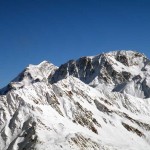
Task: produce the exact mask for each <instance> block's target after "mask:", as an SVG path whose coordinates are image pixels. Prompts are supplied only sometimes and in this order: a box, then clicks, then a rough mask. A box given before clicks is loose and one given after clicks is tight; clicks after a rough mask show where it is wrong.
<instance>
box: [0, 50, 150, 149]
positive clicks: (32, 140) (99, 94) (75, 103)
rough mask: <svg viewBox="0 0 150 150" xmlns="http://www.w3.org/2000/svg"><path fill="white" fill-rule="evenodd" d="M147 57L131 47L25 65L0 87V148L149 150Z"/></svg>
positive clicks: (149, 100)
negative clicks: (14, 76)
mask: <svg viewBox="0 0 150 150" xmlns="http://www.w3.org/2000/svg"><path fill="white" fill-rule="evenodd" d="M149 78H150V61H149V59H148V58H146V57H145V56H144V55H143V54H140V53H138V52H134V51H115V52H109V53H105V54H100V55H97V56H90V57H82V58H79V59H78V60H70V61H69V62H67V63H65V64H63V65H61V66H60V67H59V68H58V67H56V66H54V65H53V64H51V63H48V62H46V61H44V62H42V63H41V64H39V65H36V66H35V65H30V66H29V67H27V68H26V69H25V70H24V71H23V72H22V73H21V74H19V75H18V77H16V78H15V79H14V80H12V82H11V83H10V84H9V85H8V86H6V87H5V88H3V89H1V90H0V91H1V96H0V149H1V150H5V149H8V150H17V149H19V150H30V149H37V150H42V149H43V150H49V149H52V150H55V149H56V150H58V149H64V150H67V149H68V150H69V149H74V150H77V149H79V150H81V149H83V150H84V149H85V150H92V149H93V150H116V149H117V150H121V149H122V150H128V149H133V150H142V149H143V150H149V148H150V140H149V139H150V136H149V135H150V119H149V118H150V98H149V97H150V92H149V91H150V79H149Z"/></svg>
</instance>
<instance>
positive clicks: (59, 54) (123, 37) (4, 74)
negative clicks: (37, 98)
mask: <svg viewBox="0 0 150 150" xmlns="http://www.w3.org/2000/svg"><path fill="white" fill-rule="evenodd" d="M118 49H132V50H138V51H140V52H143V53H145V54H146V55H147V56H148V57H149V56H150V0H0V52H1V53H0V87H2V86H4V85H6V84H7V83H8V82H9V81H10V80H11V79H13V78H14V77H15V76H16V75H17V74H18V73H19V72H21V71H22V70H23V69H24V68H25V67H26V66H27V65H28V64H38V63H40V62H41V61H43V60H48V61H51V62H52V63H54V64H55V65H57V66H59V65H60V64H62V63H64V62H66V61H67V60H69V59H76V58H78V57H80V56H86V55H95V54H99V53H101V52H107V51H112V50H118Z"/></svg>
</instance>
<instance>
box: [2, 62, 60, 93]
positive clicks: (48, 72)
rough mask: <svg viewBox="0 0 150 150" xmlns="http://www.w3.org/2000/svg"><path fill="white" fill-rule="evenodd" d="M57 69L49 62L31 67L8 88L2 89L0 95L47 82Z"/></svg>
mask: <svg viewBox="0 0 150 150" xmlns="http://www.w3.org/2000/svg"><path fill="white" fill-rule="evenodd" d="M56 69H57V67H56V66H54V65H53V64H52V63H49V62H48V61H43V62H41V63H40V64H39V65H29V66H28V67H27V68H26V69H24V70H23V71H22V72H21V73H20V74H19V75H18V76H17V77H16V78H15V79H13V80H12V81H11V83H10V84H9V85H8V86H6V87H5V88H3V89H1V90H0V93H2V94H4V93H7V92H8V91H10V90H11V89H14V90H15V89H19V88H22V87H23V86H27V85H30V84H32V83H34V82H47V81H48V80H47V79H48V77H49V78H50V77H51V76H52V75H53V73H54V72H55V70H56Z"/></svg>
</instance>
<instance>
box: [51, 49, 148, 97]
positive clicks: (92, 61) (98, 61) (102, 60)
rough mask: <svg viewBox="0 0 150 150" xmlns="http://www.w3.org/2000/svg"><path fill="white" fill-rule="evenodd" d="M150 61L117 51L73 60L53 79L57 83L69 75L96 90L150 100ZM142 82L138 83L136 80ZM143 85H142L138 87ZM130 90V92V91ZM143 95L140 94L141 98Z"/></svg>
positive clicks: (139, 55) (127, 52)
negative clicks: (122, 93) (110, 91)
mask: <svg viewBox="0 0 150 150" xmlns="http://www.w3.org/2000/svg"><path fill="white" fill-rule="evenodd" d="M149 69H150V61H149V60H148V59H147V58H146V57H145V56H144V55H143V54H140V53H138V52H134V51H114V52H109V53H105V54H100V55H97V56H93V57H82V58H80V59H78V60H76V61H75V60H70V61H69V62H67V63H66V64H64V65H61V66H60V67H59V69H58V70H56V72H55V73H54V75H53V77H52V78H50V79H49V80H50V83H55V82H57V81H59V80H61V79H64V78H66V77H68V76H70V75H72V76H74V77H77V78H79V79H80V80H81V81H83V82H84V83H86V84H89V85H90V86H92V87H95V88H97V89H102V88H104V87H105V90H106V89H109V90H112V91H117V92H126V93H128V94H131V95H133V93H134V96H137V97H142V98H148V97H150V94H149V91H150V90H149V89H150V88H149V87H150V86H149V82H148V81H149ZM138 79H139V80H140V81H137V80H138ZM139 82H140V84H139ZM128 89H130V90H128ZM139 93H140V94H139Z"/></svg>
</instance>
